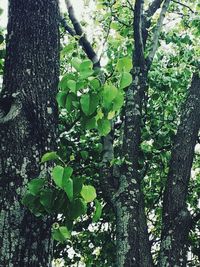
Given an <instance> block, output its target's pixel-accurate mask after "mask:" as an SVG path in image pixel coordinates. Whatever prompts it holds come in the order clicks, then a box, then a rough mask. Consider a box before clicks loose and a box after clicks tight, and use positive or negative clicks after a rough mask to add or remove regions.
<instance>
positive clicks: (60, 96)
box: [56, 92, 67, 108]
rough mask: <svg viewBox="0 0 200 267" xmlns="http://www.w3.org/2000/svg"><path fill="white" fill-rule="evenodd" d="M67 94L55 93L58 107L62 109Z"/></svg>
mask: <svg viewBox="0 0 200 267" xmlns="http://www.w3.org/2000/svg"><path fill="white" fill-rule="evenodd" d="M66 98H67V93H65V92H59V93H57V96H56V100H57V103H58V105H59V107H61V108H64V107H65V103H66Z"/></svg>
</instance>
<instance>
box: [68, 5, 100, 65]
mask: <svg viewBox="0 0 200 267" xmlns="http://www.w3.org/2000/svg"><path fill="white" fill-rule="evenodd" d="M65 3H66V6H67V10H68V14H69V18H70V20H71V22H72V24H73V27H74V30H75V33H76V35H78V36H80V39H79V43H80V45H81V46H82V47H83V50H84V51H85V53H86V55H87V56H88V58H89V59H90V60H91V61H92V62H93V64H94V67H97V68H100V62H99V59H98V57H97V54H96V52H95V51H94V49H93V47H92V46H91V44H90V42H89V41H88V39H87V37H86V35H85V33H84V32H83V29H82V27H81V24H80V23H79V21H78V20H77V18H76V16H75V13H74V8H73V6H72V4H71V2H70V0H65Z"/></svg>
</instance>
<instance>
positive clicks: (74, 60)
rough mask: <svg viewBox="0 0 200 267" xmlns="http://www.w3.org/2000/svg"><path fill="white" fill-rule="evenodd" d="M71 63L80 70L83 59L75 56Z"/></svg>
mask: <svg viewBox="0 0 200 267" xmlns="http://www.w3.org/2000/svg"><path fill="white" fill-rule="evenodd" d="M71 64H72V66H73V67H74V68H75V69H76V70H77V71H79V67H80V64H81V60H80V59H79V58H73V59H72V61H71Z"/></svg>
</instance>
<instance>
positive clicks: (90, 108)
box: [80, 94, 99, 116]
mask: <svg viewBox="0 0 200 267" xmlns="http://www.w3.org/2000/svg"><path fill="white" fill-rule="evenodd" d="M98 102H99V99H98V95H96V94H91V95H90V94H84V95H82V96H81V100H80V103H81V108H82V110H83V112H84V113H85V115H87V116H89V115H91V114H93V113H94V112H95V110H96V108H97V105H98Z"/></svg>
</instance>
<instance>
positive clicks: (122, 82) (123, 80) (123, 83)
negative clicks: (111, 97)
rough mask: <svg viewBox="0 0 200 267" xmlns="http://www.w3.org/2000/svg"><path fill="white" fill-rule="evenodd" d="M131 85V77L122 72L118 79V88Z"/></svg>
mask: <svg viewBox="0 0 200 267" xmlns="http://www.w3.org/2000/svg"><path fill="white" fill-rule="evenodd" d="M131 83H132V75H131V74H130V73H128V72H123V73H122V74H121V79H120V88H121V89H123V88H126V87H128V86H129V85H130V84H131Z"/></svg>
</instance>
